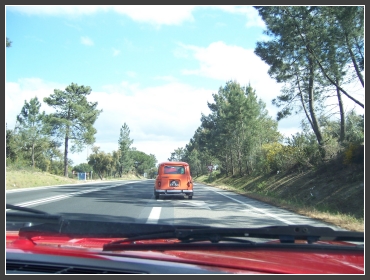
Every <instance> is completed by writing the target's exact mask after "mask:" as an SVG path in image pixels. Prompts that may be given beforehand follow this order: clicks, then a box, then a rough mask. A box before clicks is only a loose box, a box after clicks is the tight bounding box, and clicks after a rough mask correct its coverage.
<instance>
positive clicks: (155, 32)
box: [5, 5, 303, 164]
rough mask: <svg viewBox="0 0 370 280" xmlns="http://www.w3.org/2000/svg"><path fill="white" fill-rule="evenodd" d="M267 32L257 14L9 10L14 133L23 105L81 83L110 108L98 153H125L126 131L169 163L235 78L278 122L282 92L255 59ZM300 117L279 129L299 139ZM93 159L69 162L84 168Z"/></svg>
mask: <svg viewBox="0 0 370 280" xmlns="http://www.w3.org/2000/svg"><path fill="white" fill-rule="evenodd" d="M263 30H264V23H263V22H262V20H261V19H260V17H259V16H258V13H257V11H256V10H255V9H254V8H253V7H251V6H190V5H187V6H6V36H7V37H8V38H9V39H10V40H11V41H12V46H11V47H10V48H7V49H6V100H5V102H6V108H5V109H6V110H5V114H6V123H7V127H8V128H14V125H15V120H16V115H17V114H19V113H20V110H21V108H22V106H23V104H24V101H25V100H27V101H29V100H30V99H31V98H33V97H35V96H37V97H38V98H39V100H40V101H42V100H43V98H44V97H46V96H49V95H51V94H52V93H53V91H54V89H60V90H64V89H65V88H66V87H67V86H68V85H69V84H71V83H77V84H78V85H84V86H90V87H91V88H92V93H91V95H90V96H89V97H88V99H89V100H90V101H97V102H98V108H99V109H102V110H103V112H102V113H101V115H100V116H99V118H98V120H97V121H96V123H95V127H96V129H97V131H98V132H97V134H96V143H95V145H96V146H99V147H100V148H101V150H102V151H105V152H112V151H113V150H117V149H118V138H119V131H120V128H121V126H122V125H123V124H124V123H126V124H127V125H128V126H129V128H130V136H131V138H132V139H133V140H134V142H133V144H132V147H136V148H137V149H138V150H140V151H143V152H145V153H147V154H154V155H155V156H156V158H157V160H158V162H161V161H165V160H167V158H168V157H170V155H171V152H173V151H174V149H176V148H179V147H185V145H186V144H187V143H189V140H190V138H191V137H192V136H193V135H194V132H195V130H196V129H197V128H198V127H199V125H200V117H201V113H203V114H208V113H209V109H208V107H207V101H208V102H212V101H213V98H212V94H213V93H217V91H218V89H219V87H221V86H224V85H225V84H226V82H227V81H229V80H235V81H237V82H239V83H240V84H241V85H247V84H248V83H250V84H251V86H252V87H253V88H254V89H255V90H256V93H257V96H258V97H259V98H260V99H262V100H263V101H264V102H265V103H266V105H267V109H268V111H269V113H270V116H271V117H273V118H275V116H276V112H277V109H276V108H275V107H274V106H273V105H271V100H272V99H273V98H274V97H276V96H277V95H278V94H279V92H280V85H278V84H277V83H276V82H275V81H274V80H272V79H271V78H270V77H269V76H268V74H267V71H268V66H267V65H266V64H265V63H264V62H263V61H262V60H260V59H259V57H257V56H256V55H255V54H254V53H253V52H254V48H255V46H256V42H257V41H261V40H264V39H266V37H265V35H263ZM184 108H185V109H184ZM42 110H45V112H47V113H49V112H52V111H51V108H50V107H48V106H47V105H46V104H43V106H42ZM302 118H303V116H302ZM299 119H301V118H300V117H292V118H290V119H287V120H284V121H281V122H280V123H279V131H280V132H281V133H283V134H285V135H287V136H289V135H291V134H293V133H295V132H297V131H300V128H299ZM89 153H91V151H90V150H89V149H86V151H84V152H82V153H80V154H71V153H70V158H71V159H72V160H73V161H74V164H79V163H82V162H86V155H87V154H89Z"/></svg>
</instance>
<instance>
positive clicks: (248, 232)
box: [178, 225, 364, 243]
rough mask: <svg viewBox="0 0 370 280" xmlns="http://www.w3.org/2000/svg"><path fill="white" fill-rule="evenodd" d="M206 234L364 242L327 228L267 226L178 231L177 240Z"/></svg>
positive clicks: (283, 240) (361, 235) (352, 234)
mask: <svg viewBox="0 0 370 280" xmlns="http://www.w3.org/2000/svg"><path fill="white" fill-rule="evenodd" d="M208 234H216V235H219V236H223V237H224V236H240V237H242V236H243V237H253V238H268V239H279V240H280V242H281V243H294V241H295V240H305V241H307V242H308V243H312V242H316V241H319V240H332V241H356V242H363V241H364V233H363V232H353V231H336V230H333V229H332V228H329V227H314V226H310V225H288V226H268V227H261V228H231V229H230V228H210V229H194V230H187V229H185V230H179V231H178V238H179V239H181V240H186V239H189V238H194V237H199V236H203V235H208Z"/></svg>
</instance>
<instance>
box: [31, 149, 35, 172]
mask: <svg viewBox="0 0 370 280" xmlns="http://www.w3.org/2000/svg"><path fill="white" fill-rule="evenodd" d="M32 168H35V143H32Z"/></svg>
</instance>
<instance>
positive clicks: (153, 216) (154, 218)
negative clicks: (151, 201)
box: [146, 207, 162, 224]
mask: <svg viewBox="0 0 370 280" xmlns="http://www.w3.org/2000/svg"><path fill="white" fill-rule="evenodd" d="M161 210H162V207H153V208H152V211H151V212H150V214H149V217H148V220H146V223H147V224H157V223H158V219H159V216H160V215H161Z"/></svg>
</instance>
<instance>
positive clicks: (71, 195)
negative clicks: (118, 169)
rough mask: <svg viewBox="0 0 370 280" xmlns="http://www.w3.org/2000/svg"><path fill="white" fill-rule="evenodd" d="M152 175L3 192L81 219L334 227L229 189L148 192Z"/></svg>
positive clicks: (13, 200) (13, 199)
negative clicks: (190, 195)
mask: <svg viewBox="0 0 370 280" xmlns="http://www.w3.org/2000/svg"><path fill="white" fill-rule="evenodd" d="M153 184H154V180H144V181H110V182H107V181H106V182H98V183H85V184H81V185H65V186H54V187H42V188H32V189H23V190H15V191H7V192H6V203H8V204H14V205H17V206H24V207H30V208H32V209H37V210H41V211H45V212H48V213H50V214H59V215H60V214H61V215H65V216H66V217H70V218H79V219H84V220H104V221H121V222H137V223H160V224H172V225H180V224H182V225H185V224H186V225H208V226H220V227H263V226H271V225H293V224H309V225H313V226H330V227H332V228H334V229H339V228H337V227H334V226H331V225H328V224H325V223H322V222H319V221H317V220H313V219H310V218H307V217H305V216H301V215H297V214H295V213H292V212H289V211H287V210H284V209H280V208H278V207H274V206H271V205H268V204H266V203H262V202H259V201H257V200H253V199H250V198H247V197H244V196H241V195H238V194H235V193H233V192H230V191H225V190H221V189H218V188H215V187H211V186H207V185H203V184H195V185H194V196H193V199H191V200H189V199H188V198H187V197H183V196H166V197H163V196H161V197H160V198H159V199H155V198H154V195H153Z"/></svg>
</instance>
